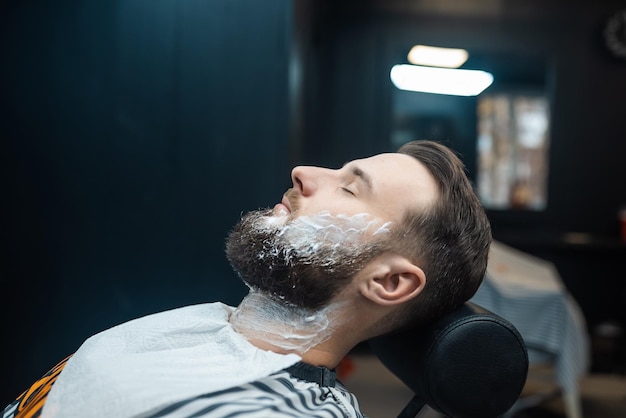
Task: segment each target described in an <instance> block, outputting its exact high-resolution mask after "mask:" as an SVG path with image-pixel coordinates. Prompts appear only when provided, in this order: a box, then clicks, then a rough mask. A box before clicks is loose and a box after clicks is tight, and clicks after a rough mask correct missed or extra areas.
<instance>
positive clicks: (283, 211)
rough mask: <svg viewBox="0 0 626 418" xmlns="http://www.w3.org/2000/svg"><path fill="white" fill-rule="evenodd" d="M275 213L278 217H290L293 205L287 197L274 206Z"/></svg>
mask: <svg viewBox="0 0 626 418" xmlns="http://www.w3.org/2000/svg"><path fill="white" fill-rule="evenodd" d="M274 213H275V214H277V215H289V214H290V213H291V204H290V203H289V199H287V196H283V200H281V202H280V203H278V204H276V206H274Z"/></svg>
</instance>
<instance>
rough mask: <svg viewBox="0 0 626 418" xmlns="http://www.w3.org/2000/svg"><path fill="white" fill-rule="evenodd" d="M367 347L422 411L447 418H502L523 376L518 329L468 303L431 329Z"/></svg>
mask: <svg viewBox="0 0 626 418" xmlns="http://www.w3.org/2000/svg"><path fill="white" fill-rule="evenodd" d="M369 344H370V347H371V348H372V350H373V352H374V353H375V354H376V355H377V356H378V358H379V359H380V361H381V362H382V363H383V364H384V365H385V367H387V369H389V370H390V371H391V372H392V373H393V374H395V375H396V376H397V377H398V378H399V379H400V380H401V381H402V382H404V384H405V385H407V386H408V387H409V388H411V389H412V390H413V392H415V395H416V397H417V398H418V399H420V400H421V401H422V405H423V403H424V402H425V403H427V404H428V405H429V406H430V407H431V408H433V409H434V410H436V411H438V412H439V413H442V414H444V415H446V416H448V417H452V418H495V417H499V416H501V415H502V414H504V413H505V412H506V411H507V410H509V409H510V408H511V406H513V404H514V403H515V401H516V400H517V399H518V397H519V395H520V393H521V391H522V388H523V386H524V384H525V382H526V375H527V373H528V352H527V350H526V345H525V344H524V340H523V339H522V336H521V335H520V334H519V332H518V331H517V329H516V328H515V327H514V326H513V325H512V324H511V323H510V322H508V321H507V320H505V319H504V318H502V317H500V316H498V315H496V314H494V313H493V312H490V311H488V310H486V309H484V308H482V307H480V306H478V305H476V304H473V303H471V302H467V303H465V304H464V305H462V306H461V307H460V308H459V309H457V310H455V311H454V312H452V313H450V314H448V315H447V316H445V317H444V318H442V319H440V320H439V321H437V322H436V323H434V324H433V325H432V326H429V327H427V328H420V329H416V330H405V331H402V332H398V333H394V334H388V335H384V336H381V337H376V338H374V339H371V340H370V341H369ZM420 408H421V406H420Z"/></svg>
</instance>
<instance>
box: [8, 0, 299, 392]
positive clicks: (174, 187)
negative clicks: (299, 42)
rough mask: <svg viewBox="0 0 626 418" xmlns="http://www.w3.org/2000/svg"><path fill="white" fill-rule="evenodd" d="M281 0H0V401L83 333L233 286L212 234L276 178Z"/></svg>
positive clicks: (281, 174)
mask: <svg viewBox="0 0 626 418" xmlns="http://www.w3.org/2000/svg"><path fill="white" fill-rule="evenodd" d="M292 8H293V6H292V4H291V2H289V1H284V0H270V1H263V2H259V1H256V0H211V1H200V0H198V1H196V0H185V1H170V0H120V1H114V0H107V1H84V0H64V1H57V2H48V1H35V0H30V1H29V0H27V1H20V2H18V1H11V2H8V3H6V2H4V3H3V5H2V6H0V11H1V16H0V36H1V37H0V56H1V57H2V65H0V106H1V109H2V113H1V116H0V129H1V130H0V133H1V135H2V141H1V145H0V146H1V148H0V151H1V156H2V157H1V158H2V174H3V176H2V186H1V187H2V198H1V200H2V204H1V206H2V209H3V213H2V220H1V224H0V225H1V228H2V229H1V234H2V241H3V244H4V248H5V249H4V250H3V253H2V259H1V263H2V264H1V266H0V267H1V272H0V273H1V275H2V277H1V279H0V280H1V281H0V283H1V289H2V290H1V294H2V311H1V312H2V316H1V318H2V324H1V326H2V328H1V329H2V335H3V342H2V346H3V349H4V350H5V351H4V353H6V354H5V356H6V357H5V364H6V368H5V373H4V376H3V379H2V385H3V386H2V390H1V391H0V404H3V403H4V404H7V403H8V402H9V401H11V400H12V399H14V398H15V397H16V396H17V395H18V393H19V392H20V391H21V390H23V389H25V388H26V385H27V384H29V383H31V382H32V381H33V380H34V379H36V378H38V377H40V376H41V375H42V374H43V373H44V372H45V371H47V369H48V368H49V367H51V366H52V365H53V364H54V363H56V362H57V361H58V360H60V359H61V358H63V357H64V356H65V355H67V354H69V353H71V352H72V351H73V350H75V349H76V348H77V347H78V345H79V344H80V343H81V342H82V341H83V340H84V339H85V338H86V337H88V336H89V335H91V334H93V333H95V332H97V331H100V330H102V329H105V328H107V327H110V326H112V325H115V324H117V323H119V322H122V321H125V320H128V319H131V318H134V317H137V316H141V315H144V314H148V313H152V312H155V311H159V310H163V309H170V308H174V307H177V306H181V305H185V304H191V303H200V302H206V301H215V300H220V301H224V302H226V303H230V304H234V303H237V302H238V301H239V300H240V299H241V297H242V296H243V295H244V294H245V287H244V286H243V285H242V284H240V282H239V280H238V279H237V278H236V277H235V275H234V273H233V272H232V270H231V268H230V266H229V265H228V264H227V262H226V260H225V257H224V250H223V248H224V240H225V237H226V234H227V232H228V230H229V229H230V227H231V226H232V225H233V224H234V223H235V222H236V220H237V219H238V217H239V214H240V213H241V211H244V210H248V209H256V208H258V207H264V206H270V205H273V204H274V203H276V202H277V201H278V200H279V199H280V197H281V195H282V193H283V192H284V190H285V189H286V188H287V187H288V186H289V185H290V177H289V169H290V167H291V165H292V162H290V161H288V156H289V153H290V150H289V143H288V134H289V100H290V99H289V92H288V88H289V83H288V80H289V73H288V68H289V65H288V64H289V50H290V48H291V44H290V40H291V35H290V33H291V30H292V18H293V16H292V15H293V10H292ZM7 369H8V370H7Z"/></svg>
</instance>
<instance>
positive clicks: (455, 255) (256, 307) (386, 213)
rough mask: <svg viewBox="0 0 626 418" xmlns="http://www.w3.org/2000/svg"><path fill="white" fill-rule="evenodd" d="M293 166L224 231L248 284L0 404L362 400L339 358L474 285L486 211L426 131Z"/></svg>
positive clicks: (135, 333) (443, 307) (128, 327)
mask: <svg viewBox="0 0 626 418" xmlns="http://www.w3.org/2000/svg"><path fill="white" fill-rule="evenodd" d="M292 180H293V187H292V188H291V189H289V190H288V191H287V192H286V193H285V195H284V196H283V198H282V201H281V202H280V203H278V204H276V206H274V208H273V209H267V210H260V211H253V212H250V213H248V214H246V215H244V216H243V217H242V219H241V221H240V222H239V223H238V224H237V225H236V226H235V228H234V229H233V230H232V231H231V233H230V234H229V237H228V240H227V245H226V254H227V257H228V259H229V261H230V262H231V264H232V265H233V268H234V269H235V270H236V271H237V273H238V274H239V276H240V277H241V279H242V280H243V281H244V282H245V283H246V284H247V285H248V286H249V288H250V292H249V294H248V295H247V296H246V297H245V298H244V300H243V301H242V302H241V304H240V305H239V306H238V307H236V308H232V307H229V306H226V305H223V304H220V303H213V304H203V305H196V306H189V307H184V308H179V309H174V310H171V311H167V312H162V313H158V314H153V315H149V316H146V317H143V318H139V319H135V320H133V321H129V322H127V323H124V324H121V325H118V326H116V327H113V328H111V329H109V330H107V331H104V332H102V333H99V334H96V335H94V336H93V337H91V338H89V339H88V340H87V341H85V343H84V344H83V345H82V346H81V347H80V348H79V349H78V350H77V352H76V353H75V354H74V355H73V356H71V357H69V359H66V360H65V361H64V362H62V363H61V364H60V365H58V366H57V367H56V368H55V369H53V370H51V372H50V373H49V374H48V375H46V376H45V377H44V379H42V381H40V382H38V383H37V384H35V385H33V387H32V388H31V389H30V390H29V391H27V392H26V393H25V394H24V395H23V396H22V397H21V398H20V399H18V400H17V401H15V402H14V403H12V404H11V405H9V406H8V407H7V408H6V409H5V415H4V417H18V418H21V417H25V416H31V415H28V414H30V413H35V414H36V413H38V412H39V411H41V416H43V417H113V416H114V417H188V416H189V417H191V416H194V417H226V416H229V417H230V416H233V417H234V416H238V417H268V416H271V417H273V416H278V417H282V416H289V417H294V416H301V417H311V416H331V417H344V416H346V417H361V416H363V415H362V413H361V412H360V410H359V407H358V402H357V400H356V399H355V397H354V396H353V395H352V394H350V393H349V392H348V391H347V390H346V389H345V388H344V387H343V386H342V385H341V384H340V383H339V382H336V380H335V375H334V372H333V369H334V368H335V367H336V366H337V365H338V364H339V362H340V361H341V360H342V359H343V358H344V357H345V356H346V355H347V354H348V353H349V351H350V350H351V349H352V348H353V347H354V346H355V345H357V344H358V343H360V342H362V341H365V340H367V339H369V338H372V337H375V336H377V335H381V334H383V333H386V332H391V331H394V330H396V329H399V328H403V327H409V326H419V325H421V324H424V323H428V322H430V321H433V320H435V319H437V318H438V317H440V316H441V315H443V314H445V313H447V312H449V311H451V310H453V309H454V308H456V307H457V306H459V305H460V304H462V303H463V302H465V301H466V300H467V299H469V298H470V297H471V296H472V295H473V294H474V293H475V291H476V290H477V288H478V287H479V285H480V283H481V281H482V278H483V276H484V273H485V269H486V265H487V254H488V250H489V245H490V241H491V234H490V227H489V222H488V220H487V218H486V216H485V213H484V210H483V209H482V207H481V205H480V202H479V201H478V199H477V197H476V195H475V193H474V191H473V189H472V186H471V184H470V182H469V181H468V179H467V177H466V175H465V171H464V167H463V164H462V163H461V161H460V160H459V159H458V158H457V157H456V156H455V155H454V153H453V152H452V151H451V150H449V149H448V148H446V147H445V146H443V145H440V144H438V143H435V142H430V141H415V142H411V143H408V144H405V145H404V146H402V147H401V148H400V149H399V150H398V152H397V153H386V154H379V155H375V156H373V157H369V158H365V159H360V160H355V161H352V162H349V163H347V164H346V165H344V166H343V167H342V168H340V169H337V170H331V169H326V168H319V167H296V168H294V169H293V171H292ZM50 388H52V389H50ZM48 391H49V393H48Z"/></svg>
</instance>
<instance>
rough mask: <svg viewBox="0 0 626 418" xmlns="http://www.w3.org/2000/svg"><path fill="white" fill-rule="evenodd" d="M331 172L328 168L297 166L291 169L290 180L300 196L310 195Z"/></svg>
mask: <svg viewBox="0 0 626 418" xmlns="http://www.w3.org/2000/svg"><path fill="white" fill-rule="evenodd" d="M332 172H333V170H330V169H328V168H322V167H313V166H298V167H295V168H294V169H293V170H291V181H292V182H293V187H294V189H296V190H298V191H299V192H300V194H302V196H311V195H312V194H314V193H315V192H316V191H317V190H318V189H319V187H320V185H321V184H323V183H324V182H325V181H327V180H328V179H329V178H330V177H331V174H332Z"/></svg>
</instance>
